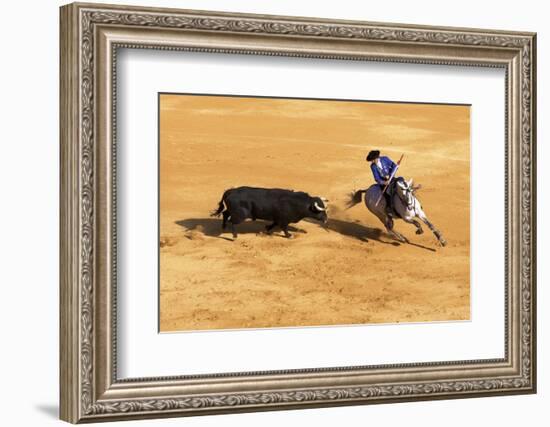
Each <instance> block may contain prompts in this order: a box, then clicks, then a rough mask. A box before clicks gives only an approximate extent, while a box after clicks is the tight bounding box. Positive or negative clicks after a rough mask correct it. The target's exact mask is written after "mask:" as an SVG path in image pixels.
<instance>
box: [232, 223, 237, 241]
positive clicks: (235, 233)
mask: <svg viewBox="0 0 550 427" xmlns="http://www.w3.org/2000/svg"><path fill="white" fill-rule="evenodd" d="M231 233H233V238H234V239H236V238H237V230H235V224H234V223H233V222H232V223H231Z"/></svg>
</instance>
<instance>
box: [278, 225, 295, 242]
mask: <svg viewBox="0 0 550 427" xmlns="http://www.w3.org/2000/svg"><path fill="white" fill-rule="evenodd" d="M280 225H281V230H283V233H285V237H286V238H287V239H290V238H291V237H292V234H290V233H289V232H288V224H280Z"/></svg>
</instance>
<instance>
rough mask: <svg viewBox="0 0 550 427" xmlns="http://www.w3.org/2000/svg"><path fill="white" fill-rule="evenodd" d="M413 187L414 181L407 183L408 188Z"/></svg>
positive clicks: (410, 180)
mask: <svg viewBox="0 0 550 427" xmlns="http://www.w3.org/2000/svg"><path fill="white" fill-rule="evenodd" d="M412 185H413V179H412V178H411V179H409V180H408V181H407V186H409V187H412Z"/></svg>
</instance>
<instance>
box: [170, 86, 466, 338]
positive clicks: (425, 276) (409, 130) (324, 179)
mask: <svg viewBox="0 0 550 427" xmlns="http://www.w3.org/2000/svg"><path fill="white" fill-rule="evenodd" d="M160 112H161V113H160V114H161V116H160V242H159V244H160V329H161V331H181V330H204V329H225V328H231V329H234V328H261V327H285V326H312V325H336V324H339V325H340V324H341V325H343V324H363V323H380V322H383V323H388V322H425V321H445V320H465V319H469V316H470V258H469V251H470V211H469V209H470V163H469V162H470V145H469V144H470V143H469V132H470V130H469V117H470V111H469V107H467V106H446V105H421V104H394V103H357V102H340V101H339V102H335V101H308V100H285V99H258V98H236V97H233V98H231V97H211V96H182V95H162V96H161V98H160ZM372 148H379V149H380V150H382V152H383V154H387V155H389V156H390V157H392V158H393V159H394V160H397V159H398V158H399V156H400V155H401V154H403V153H404V154H405V159H404V162H403V165H402V166H401V168H400V173H399V174H400V175H402V176H404V177H405V178H410V177H413V178H414V179H415V182H417V183H420V184H422V185H423V189H422V190H421V191H420V192H419V199H420V201H421V202H422V205H423V208H424V210H425V212H426V214H427V215H428V217H429V218H430V219H431V220H432V222H433V223H434V224H435V225H436V226H437V227H438V228H439V229H440V230H441V231H442V233H443V235H444V237H445V238H446V239H447V241H448V246H446V247H444V248H442V247H440V246H439V245H438V244H437V242H436V239H435V237H434V236H433V235H432V234H431V233H430V231H429V230H428V229H427V227H424V229H425V233H424V234H423V235H416V234H415V228H414V226H412V225H409V224H406V223H404V222H403V221H397V222H396V229H397V230H399V231H400V232H402V233H403V234H404V235H405V236H407V237H408V238H409V239H410V240H411V242H412V243H413V244H399V243H397V242H395V241H394V240H392V239H391V238H390V237H389V236H388V235H387V234H386V233H385V232H384V231H383V226H382V224H381V223H379V221H378V219H377V218H375V217H374V216H373V215H372V214H371V213H370V212H368V211H367V209H366V207H365V205H364V204H360V205H357V206H356V207H354V208H352V209H350V210H346V209H345V201H346V197H347V195H348V193H349V192H350V191H351V190H353V189H358V188H366V187H368V186H369V185H371V183H372V175H371V172H370V169H369V165H368V163H367V162H366V161H365V156H366V154H367V153H368V151H369V150H370V149H372ZM241 185H250V186H258V187H279V188H291V189H295V190H302V191H306V192H308V193H309V194H311V195H320V196H324V197H327V198H328V199H329V200H330V203H329V218H330V220H329V222H328V230H325V229H323V228H321V227H320V226H319V225H317V224H315V223H313V222H306V221H301V222H300V223H298V224H294V227H293V228H292V229H291V233H292V234H293V235H294V238H293V239H286V238H284V237H283V235H282V232H281V231H279V230H277V231H275V233H274V234H273V235H271V236H270V235H266V234H265V233H264V232H263V230H264V227H265V224H266V223H265V222H263V221H256V222H247V223H244V224H241V225H239V226H237V229H238V232H239V237H238V239H237V240H236V241H233V240H232V236H231V233H230V232H229V231H228V232H225V233H222V230H221V219H219V218H211V217H210V216H209V214H210V212H211V211H212V210H213V209H215V208H216V207H217V204H218V201H219V200H220V198H221V195H222V194H223V192H224V190H225V189H228V188H231V187H237V186H241Z"/></svg>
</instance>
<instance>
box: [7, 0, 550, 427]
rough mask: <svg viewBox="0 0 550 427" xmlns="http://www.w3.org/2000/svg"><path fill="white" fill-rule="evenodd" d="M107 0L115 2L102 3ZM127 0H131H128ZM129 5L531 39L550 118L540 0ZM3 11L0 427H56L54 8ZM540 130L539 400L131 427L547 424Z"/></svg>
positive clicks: (542, 132) (543, 112)
mask: <svg viewBox="0 0 550 427" xmlns="http://www.w3.org/2000/svg"><path fill="white" fill-rule="evenodd" d="M110 1H111V2H112V3H121V4H124V3H125V2H120V1H116V0H110ZM129 1H130V0H129ZM132 3H133V4H141V5H147V6H166V7H180V8H191V9H206V10H225V11H235V12H252V13H268V14H281V15H296V16H315V17H324V18H335V19H336V18H340V19H358V20H369V21H386V22H404V23H414V24H433V25H450V26H462V27H480V28H495V29H508V30H528V31H537V32H538V52H539V58H538V75H539V81H538V98H539V100H540V101H539V102H538V117H539V118H542V117H548V116H549V115H550V100H549V99H548V95H549V93H548V83H547V80H546V79H545V76H548V75H550V57H549V56H548V52H549V50H550V41H548V38H549V37H550V29H549V28H548V22H547V19H546V18H547V13H546V11H545V7H544V2H537V1H535V0H525V1H522V2H517V1H515V2H510V1H490V2H480V1H470V0H463V1H461V2H452V3H450V2H440V1H439V2H438V1H415V2H410V1H407V0H394V1H391V2H358V1H356V0H355V1H354V0H339V1H322V2H321V1H306V0H302V1H300V0H277V1H275V0H271V1H264V2H258V1H252V0H251V1H245V0H230V1H228V0H225V1H223V0H181V1H175V0H171V1H170V0H162V1H156V2H153V1H152V0H146V1H143V0H133V1H132ZM61 4H62V3H61V2H59V1H57V0H47V1H46V0H43V1H25V2H15V1H14V2H10V3H7V2H6V3H5V4H3V5H2V18H3V19H2V23H1V25H0V31H1V40H2V45H1V46H2V48H1V51H2V65H1V66H0V73H1V78H0V106H1V111H0V117H1V118H2V120H1V121H0V162H1V164H0V178H1V180H0V183H1V184H0V195H1V199H0V200H2V208H1V209H0V231H1V234H0V236H1V237H0V251H1V252H0V260H1V263H0V277H1V279H0V287H1V288H0V289H1V291H0V292H1V297H0V320H1V323H0V324H1V325H2V328H1V334H2V335H1V342H2V345H1V351H0V401H1V402H2V406H1V407H2V413H1V414H0V417H1V418H0V419H1V420H2V425H9V426H14V425H26V426H46V425H60V424H61V422H60V421H58V420H57V402H58V368H57V364H58V230H59V227H58V202H59V191H58V177H59V155H58V153H59V151H58V133H59V132H58V62H59V59H58V25H59V24H58V6H60V5H61ZM548 132H549V127H547V126H546V123H545V122H544V121H543V120H539V128H538V140H539V145H538V156H539V157H538V158H539V160H538V165H539V169H538V170H539V173H538V188H539V202H538V216H539V224H538V236H539V243H538V244H539V248H538V253H539V271H538V283H539V289H538V301H539V321H538V324H539V327H538V329H539V337H538V351H539V355H538V356H539V393H538V394H537V395H529V396H510V397H492V398H481V399H466V400H447V401H438V402H420V403H402V404H393V405H374V406H361V407H346V408H326V409H311V410H300V411H283V412H267V413H252V414H239V415H224V416H208V417H199V418H187V419H167V420H162V421H136V422H128V423H124V426H131V425H142V426H146V425H159V426H163V425H165V426H169V425H182V424H184V423H185V425H187V426H233V425H239V426H258V425H262V426H279V425H285V424H286V425H327V426H329V425H330V426H332V425H337V424H338V425H351V426H353V425H365V424H367V423H368V424H370V425H380V424H384V425H390V426H392V425H398V423H399V424H400V423H403V422H406V424H407V425H408V426H423V427H428V426H439V425H441V424H445V425H446V426H463V425H475V426H481V425H498V426H502V427H504V426H511V425H519V424H522V425H529V426H541V425H547V424H546V423H547V422H548V406H549V405H550V392H549V391H548V388H549V387H550V376H549V375H548V369H547V363H548V360H549V358H550V344H549V342H550V340H549V339H548V338H549V337H548V334H547V331H546V328H545V325H546V324H548V322H549V319H550V316H549V314H548V312H549V311H548V310H547V308H546V304H550V302H549V301H550V300H549V292H548V290H547V289H546V288H545V284H546V282H548V276H549V274H550V268H549V267H548V265H545V263H544V261H545V257H546V256H547V253H548V251H549V250H550V247H549V244H548V243H547V242H544V241H543V240H542V236H549V235H550V233H549V227H548V223H545V222H544V221H543V219H544V218H548V217H549V214H550V202H548V199H547V198H545V197H544V195H545V194H547V193H548V189H547V188H548V181H549V180H550V172H549V169H546V168H545V167H544V166H545V162H547V161H549V160H550V153H549V149H548V146H547V145H545V144H544V141H545V140H546V139H547V138H548Z"/></svg>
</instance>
